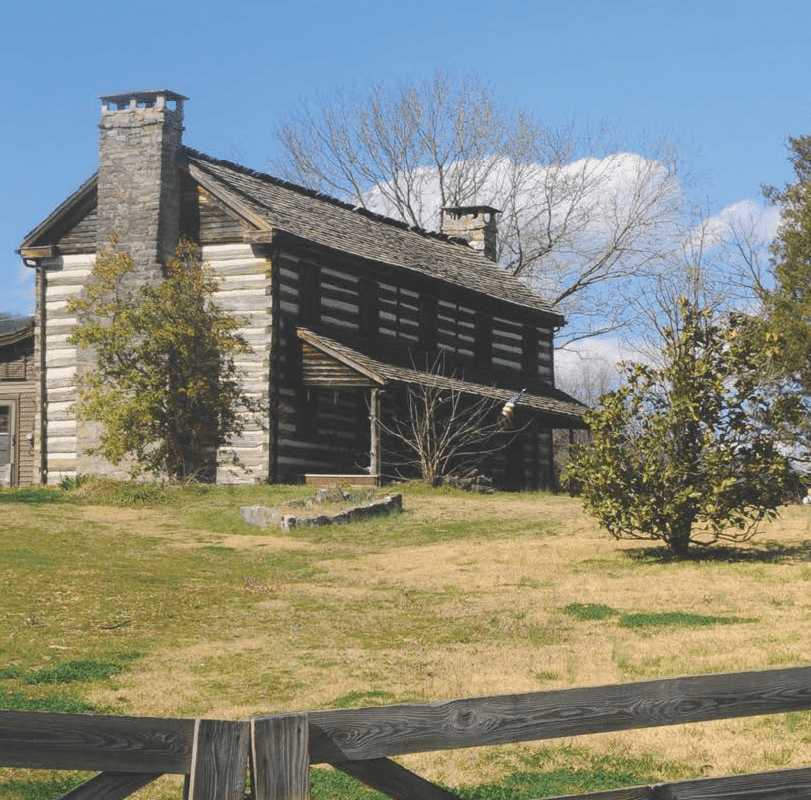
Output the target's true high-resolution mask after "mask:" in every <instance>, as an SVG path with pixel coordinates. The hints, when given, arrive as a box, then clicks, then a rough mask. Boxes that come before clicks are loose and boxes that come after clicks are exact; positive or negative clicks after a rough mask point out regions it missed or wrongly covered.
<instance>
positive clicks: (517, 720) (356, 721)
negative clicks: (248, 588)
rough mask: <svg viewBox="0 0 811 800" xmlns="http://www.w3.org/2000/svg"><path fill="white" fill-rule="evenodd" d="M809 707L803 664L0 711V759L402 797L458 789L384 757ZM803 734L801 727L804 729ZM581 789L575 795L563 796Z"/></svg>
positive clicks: (127, 783)
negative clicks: (383, 700)
mask: <svg viewBox="0 0 811 800" xmlns="http://www.w3.org/2000/svg"><path fill="white" fill-rule="evenodd" d="M809 709H811V667H793V668H787V669H777V670H768V671H763V672H737V673H727V674H719V675H699V676H690V677H683V678H668V679H662V680H655V681H644V682H639V683H629V684H616V685H611V686H599V687H592V688H576V689H564V690H559V691H549V692H531V693H529V694H517V695H500V696H493V697H476V698H468V699H462V700H447V701H443V702H435V703H408V704H402V705H391V706H380V707H375V708H357V709H340V710H335V711H312V712H302V713H289V714H274V715H269V716H257V717H253V718H252V719H251V720H249V721H241V722H233V721H224V720H206V719H163V718H142V717H120V716H94V715H83V714H51V713H44V712H22V711H3V712H0V766H6V767H27V768H42V769H76V770H93V771H96V770H98V771H100V772H99V774H98V775H97V776H96V777H94V778H92V779H91V780H90V781H88V782H87V783H84V784H82V785H81V786H79V787H77V788H76V789H73V790H72V791H70V792H68V793H67V794H65V795H63V796H62V798H61V799H60V800H119V798H125V797H127V796H129V795H130V794H131V793H132V792H134V791H136V790H137V789H139V788H141V787H142V786H145V785H146V784H148V783H150V782H151V781H153V780H154V779H155V778H157V777H158V776H159V775H161V774H163V773H177V774H182V775H185V776H186V783H185V794H184V796H185V797H186V798H188V800H241V798H242V797H243V796H244V792H245V779H246V775H247V774H250V781H251V791H252V796H253V797H254V798H255V800H304V798H306V797H307V795H308V793H309V770H310V765H311V764H317V763H326V764H331V765H332V766H334V767H336V768H337V769H339V770H342V771H343V772H345V773H347V774H349V775H351V776H353V777H355V778H357V779H358V780H360V781H363V782H364V783H366V784H368V785H370V786H372V787H374V788H376V789H378V790H380V791H382V792H384V793H385V794H387V795H389V796H390V797H392V798H396V800H417V798H419V800H458V798H457V796H456V795H454V794H453V793H452V792H449V791H448V790H446V789H443V788H442V787H440V786H437V785H436V784H433V783H430V782H429V781H426V780H425V779H423V778H421V777H419V776H418V775H415V774H414V773H412V772H410V771H409V770H407V769H405V768H404V767H402V766H400V765H399V764H397V763H396V762H394V761H391V760H390V757H391V756H397V755H403V754H406V753H416V752H422V751H430V750H452V749H456V748H462V747H480V746H482V745H498V744H508V743H513V742H526V741H533V740H541V739H552V738H557V737H563V736H565V737H569V736H579V735H582V734H589V733H603V732H609V731H621V730H630V729H635V728H649V727H656V726H661V725H680V724H684V723H690V722H704V721H708V720H720V719H729V718H733V717H748V716H755V715H759V714H778V713H787V712H790V711H803V710H809ZM803 735H807V731H805V732H804V733H803ZM577 797H582V798H586V797H588V798H590V799H591V800H688V799H689V800H710V799H711V798H712V799H716V800H720V799H721V798H727V799H729V798H743V797H745V798H746V800H787V799H788V798H792V800H798V798H811V768H802V769H789V770H779V771H774V772H762V773H755V774H750V775H735V776H731V777H722V778H705V779H701V780H693V781H682V782H678V783H671V784H665V783H662V784H657V785H654V786H638V787H630V788H625V789H612V790H609V791H603V792H594V793H590V794H588V795H578V796H577ZM570 800H575V796H570Z"/></svg>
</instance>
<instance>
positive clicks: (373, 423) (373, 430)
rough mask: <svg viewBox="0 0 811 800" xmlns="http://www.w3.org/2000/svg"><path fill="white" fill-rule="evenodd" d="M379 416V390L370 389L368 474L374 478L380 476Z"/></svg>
mask: <svg viewBox="0 0 811 800" xmlns="http://www.w3.org/2000/svg"><path fill="white" fill-rule="evenodd" d="M379 416H380V390H379V389H372V390H371V392H370V394H369V425H370V437H369V440H370V443H371V444H370V446H369V474H370V475H374V476H375V478H376V479H377V478H379V476H380V429H379V427H378V418H379Z"/></svg>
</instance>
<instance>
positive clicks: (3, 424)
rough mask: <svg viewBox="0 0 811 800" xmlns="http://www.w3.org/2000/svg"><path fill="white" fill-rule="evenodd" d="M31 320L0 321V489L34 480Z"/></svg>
mask: <svg viewBox="0 0 811 800" xmlns="http://www.w3.org/2000/svg"><path fill="white" fill-rule="evenodd" d="M36 375H37V371H36V368H35V363H34V318H33V317H22V318H19V317H16V318H0V486H29V485H30V484H31V483H33V481H34V472H35V469H34V425H35V417H36V407H37V380H36Z"/></svg>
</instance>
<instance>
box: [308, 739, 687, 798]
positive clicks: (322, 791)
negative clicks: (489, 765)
mask: <svg viewBox="0 0 811 800" xmlns="http://www.w3.org/2000/svg"><path fill="white" fill-rule="evenodd" d="M541 752H542V753H543V755H544V756H545V759H546V760H548V761H552V762H554V761H563V762H564V763H563V764H561V765H558V766H555V767H553V768H551V769H549V768H547V769H544V768H543V766H544V765H543V763H542V760H541V759H530V763H529V764H528V765H527V766H531V767H532V769H530V770H526V769H524V770H518V771H515V772H511V773H509V774H507V775H506V776H505V777H504V779H503V780H501V781H499V782H498V783H493V784H481V785H476V786H459V787H449V786H445V788H447V789H450V790H451V791H453V792H455V793H456V794H458V795H459V796H460V797H462V798H463V800H529V799H530V798H538V797H551V796H556V795H565V794H573V793H581V792H595V791H600V790H602V789H612V788H615V787H617V786H638V785H649V784H651V783H659V782H661V781H662V780H663V777H662V776H664V775H667V776H670V779H674V778H682V777H687V776H688V775H690V772H689V768H688V767H686V766H685V765H682V764H677V763H672V762H664V761H659V760H657V759H655V758H654V757H652V756H648V755H642V756H640V757H637V758H632V757H630V756H601V757H594V756H593V755H591V754H589V753H588V752H587V751H585V750H582V749H580V748H569V747H565V746H564V747H561V748H555V749H553V748H543V749H542V751H541ZM310 791H311V797H312V800H335V798H340V800H388V798H387V796H386V795H384V794H382V793H380V792H376V791H375V790H373V789H370V788H369V787H368V786H365V785H364V784H362V783H360V782H359V781H357V780H355V779H354V778H351V777H349V776H348V775H345V774H344V773H342V772H339V771H337V770H334V771H333V770H324V769H313V770H312V771H311V772H310Z"/></svg>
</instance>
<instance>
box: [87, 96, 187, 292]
mask: <svg viewBox="0 0 811 800" xmlns="http://www.w3.org/2000/svg"><path fill="white" fill-rule="evenodd" d="M100 99H101V102H102V107H101V120H100V121H99V178H98V221H97V242H96V244H97V247H98V248H99V249H105V250H109V249H110V246H111V245H110V236H111V235H115V236H116V237H117V238H118V244H117V246H116V250H118V251H128V252H129V253H130V254H131V255H132V257H133V260H134V262H135V265H136V268H137V270H138V276H139V278H140V279H144V280H149V279H150V278H154V277H156V276H158V275H160V274H161V268H162V263H163V261H164V260H165V259H167V258H169V257H171V255H172V254H173V253H174V250H175V246H176V245H177V240H178V236H179V219H180V175H179V171H178V168H177V160H176V156H177V151H178V149H179V147H180V143H181V139H182V135H183V101H184V100H187V99H188V98H186V97H184V96H183V95H181V94H177V93H176V92H170V91H168V90H166V89H154V90H150V91H143V92H126V93H124V94H109V95H104V96H102V97H101V98H100Z"/></svg>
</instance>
